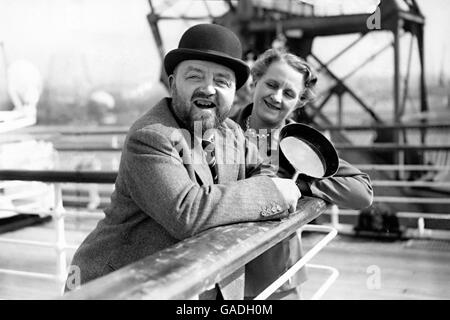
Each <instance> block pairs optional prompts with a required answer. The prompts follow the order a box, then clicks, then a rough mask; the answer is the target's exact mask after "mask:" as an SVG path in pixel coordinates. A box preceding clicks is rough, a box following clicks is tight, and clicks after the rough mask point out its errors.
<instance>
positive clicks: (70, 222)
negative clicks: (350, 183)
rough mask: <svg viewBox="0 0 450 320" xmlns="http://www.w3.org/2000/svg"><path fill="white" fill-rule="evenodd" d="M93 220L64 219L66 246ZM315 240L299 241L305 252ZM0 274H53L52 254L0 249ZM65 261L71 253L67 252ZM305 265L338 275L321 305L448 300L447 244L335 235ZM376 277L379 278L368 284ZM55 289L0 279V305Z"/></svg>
mask: <svg viewBox="0 0 450 320" xmlns="http://www.w3.org/2000/svg"><path fill="white" fill-rule="evenodd" d="M95 223H96V220H95V219H92V220H85V219H83V222H81V221H80V220H78V219H76V218H67V219H66V224H67V233H66V238H67V242H68V243H71V244H79V243H80V242H81V241H82V240H83V239H84V237H85V236H86V235H87V233H88V232H89V231H90V230H91V229H92V228H93V227H94V225H95ZM52 225H53V222H52V221H51V222H47V223H45V224H42V225H39V226H32V227H27V228H23V229H20V230H17V231H13V232H9V233H5V234H3V236H5V237H8V238H16V239H22V238H27V239H34V240H40V241H48V240H52V239H53V237H54V231H53V226H52ZM319 237H320V236H318V235H316V234H312V233H310V234H308V233H305V235H304V245H305V247H306V248H308V247H310V246H312V245H313V244H314V243H315V242H316V241H317V240H318V239H319ZM1 247H2V250H0V261H1V265H0V268H14V269H19V270H26V271H35V272H49V273H51V272H55V253H54V252H53V250H52V249H45V248H35V247H29V246H18V245H9V244H2V245H1ZM68 252H69V254H68V260H70V259H71V256H72V254H73V250H69V251H68ZM311 263H314V264H325V265H330V266H334V267H336V268H337V269H338V270H339V272H340V275H339V277H338V279H337V280H336V282H335V283H334V284H333V285H332V286H331V288H330V289H329V290H328V291H327V293H326V294H325V295H324V299H330V300H334V299H344V300H347V299H348V300H354V299H369V300H372V299H383V300H391V299H406V300H409V299H450V286H449V285H448V284H449V283H450V268H449V267H448V266H449V265H450V242H449V241H438V240H406V241H404V240H401V241H400V240H398V241H389V242H388V241H382V240H374V239H367V238H364V239H363V238H355V237H351V236H345V235H338V236H337V237H336V238H335V239H334V240H333V241H332V242H331V243H330V244H329V245H328V246H327V247H325V248H324V249H323V250H322V251H321V252H320V253H319V254H318V255H317V256H316V257H315V258H313V260H312V261H311ZM378 275H379V278H374V277H376V276H378ZM325 277H326V274H325V273H322V272H321V271H316V270H313V271H310V272H309V281H308V282H307V283H306V284H305V285H304V289H303V295H304V298H308V297H310V296H311V295H312V293H313V292H314V291H315V290H317V288H318V287H319V286H320V284H321V282H322V281H323V280H324V279H325ZM59 293H60V285H58V284H57V283H55V282H54V281H51V280H43V279H42V280H37V279H33V278H30V277H24V276H13V275H5V274H0V299H52V298H54V297H57V296H58V295H59Z"/></svg>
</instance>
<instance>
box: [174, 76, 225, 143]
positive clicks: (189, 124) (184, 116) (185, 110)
mask: <svg viewBox="0 0 450 320" xmlns="http://www.w3.org/2000/svg"><path fill="white" fill-rule="evenodd" d="M201 96H202V94H201V93H198V92H194V94H193V95H192V98H194V97H201ZM203 97H205V95H203ZM205 98H206V97H205ZM172 106H173V109H174V110H176V112H177V116H178V118H179V119H180V120H181V121H182V122H183V124H184V127H185V129H188V130H189V132H190V133H191V134H194V133H195V130H194V129H195V128H196V127H197V130H198V127H199V126H201V130H202V135H203V134H204V133H205V131H207V130H209V129H221V128H222V123H223V122H224V121H225V119H226V118H227V117H228V114H229V113H230V110H231V108H229V109H228V111H227V112H225V113H223V114H220V113H219V107H218V106H217V105H216V107H215V108H214V110H213V112H211V113H210V114H209V115H208V114H207V113H203V114H202V115H201V116H200V119H198V118H197V119H193V114H192V113H193V112H192V110H195V109H192V108H190V102H189V101H186V100H183V98H182V97H180V95H179V94H178V90H177V88H176V86H175V84H174V85H173V88H172ZM193 108H197V107H195V106H193ZM218 113H219V114H218Z"/></svg>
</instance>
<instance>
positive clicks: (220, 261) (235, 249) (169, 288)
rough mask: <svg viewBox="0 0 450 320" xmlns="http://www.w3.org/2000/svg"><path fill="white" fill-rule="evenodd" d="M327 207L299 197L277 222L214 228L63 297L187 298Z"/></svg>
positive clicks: (315, 200) (228, 273)
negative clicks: (285, 214)
mask: <svg viewBox="0 0 450 320" xmlns="http://www.w3.org/2000/svg"><path fill="white" fill-rule="evenodd" d="M325 209H326V204H325V202H324V201H323V200H319V199H314V198H305V199H300V200H299V204H298V206H297V211H296V212H295V213H294V214H291V215H290V217H289V218H286V219H283V220H281V221H280V220H278V221H264V222H249V223H239V224H232V225H227V226H222V227H217V228H213V229H209V230H207V231H204V232H202V233H200V234H198V235H196V236H194V237H191V238H188V239H185V240H183V241H181V242H179V243H177V244H175V245H173V246H171V247H169V248H167V249H164V250H161V251H159V252H157V253H155V254H153V255H151V256H148V257H146V258H144V259H142V260H140V261H138V262H136V263H133V264H130V265H128V266H126V267H124V268H122V269H120V270H117V271H115V272H113V273H110V274H108V275H106V276H104V277H101V278H99V279H96V280H94V281H91V282H89V283H87V284H85V285H83V286H81V287H80V288H79V289H78V290H75V291H72V292H69V293H67V294H66V295H64V296H63V299H158V300H169V299H190V298H193V297H195V296H196V295H198V294H199V293H201V292H203V291H204V290H207V289H209V288H210V287H212V286H213V285H214V284H215V283H217V282H219V281H221V280H223V279H225V278H226V277H228V276H229V275H231V274H232V273H233V272H235V271H236V270H239V269H240V268H241V267H243V266H244V265H245V264H246V263H248V262H249V261H251V260H253V259H254V258H256V257H257V256H258V255H260V254H261V253H263V252H264V251H266V250H268V249H269V248H271V247H272V246H274V245H275V244H276V243H278V242H280V241H281V240H283V239H285V238H286V237H288V236H289V235H290V234H292V233H294V232H296V230H297V229H298V228H300V227H302V226H304V225H305V224H307V223H308V222H310V221H311V220H313V219H315V218H316V217H318V216H319V215H320V214H321V213H322V212H324V211H325Z"/></svg>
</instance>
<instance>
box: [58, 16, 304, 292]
mask: <svg viewBox="0 0 450 320" xmlns="http://www.w3.org/2000/svg"><path fill="white" fill-rule="evenodd" d="M241 55H242V49H241V44H240V42H239V39H238V38H237V37H236V35H235V34H234V33H232V32H231V31H230V30H228V29H226V28H224V27H222V26H219V25H214V24H200V25H196V26H194V27H191V28H190V29H188V30H187V31H186V32H185V33H184V34H183V36H182V38H181V40H180V43H179V46H178V48H177V49H175V50H172V51H171V52H169V53H168V54H167V55H166V57H165V59H164V66H165V69H166V72H167V74H168V75H169V85H170V94H171V97H172V98H165V99H163V100H161V101H160V102H159V103H158V104H157V105H156V106H155V107H153V108H152V109H151V110H150V111H148V112H147V113H146V114H145V115H144V116H142V117H141V118H140V119H139V120H137V121H136V122H135V123H134V125H133V126H132V127H131V129H130V131H129V133H128V135H127V138H126V140H125V144H124V149H123V153H122V159H121V163H120V168H119V173H118V177H117V180H116V183H115V190H114V192H113V194H112V196H111V205H110V206H109V207H108V208H107V209H106V210H105V218H104V219H103V220H102V221H100V222H99V224H98V225H97V227H96V228H95V230H94V231H93V232H92V233H91V234H90V235H89V236H88V237H87V238H86V240H85V241H84V242H83V243H82V244H81V246H80V248H79V249H78V250H77V252H76V253H75V255H74V258H73V261H72V265H73V266H77V267H78V268H79V269H80V273H81V283H86V282H88V281H90V280H93V279H95V278H98V277H101V276H103V275H106V274H107V273H109V272H112V271H114V270H117V269H119V268H122V267H123V266H125V265H127V264H130V263H132V262H135V261H137V260H140V259H142V258H144V257H146V256H148V255H151V254H153V253H155V252H157V251H159V250H162V249H164V248H167V247H169V246H172V245H173V244H175V243H177V242H178V241H180V240H182V239H185V238H188V237H191V236H193V235H195V234H197V233H199V232H201V231H203V230H206V229H209V228H212V227H216V226H220V225H225V224H230V223H238V222H245V221H260V220H266V219H269V218H270V219H273V218H280V217H284V216H286V215H287V214H288V212H289V211H293V210H295V207H296V205H297V200H298V198H299V197H300V196H301V194H300V191H299V190H298V188H297V187H296V185H295V183H294V182H293V181H292V180H290V179H281V178H277V177H275V176H274V175H272V176H270V173H271V171H269V170H265V168H264V167H263V166H254V165H250V164H248V163H246V161H245V159H246V158H250V157H247V154H248V153H249V152H252V150H251V146H250V149H249V150H248V152H246V150H247V149H246V147H245V138H244V134H243V132H242V130H241V129H240V127H239V126H238V125H237V124H236V123H235V122H233V121H232V120H230V119H227V115H228V113H229V111H230V109H231V104H232V102H233V99H234V95H235V92H236V89H238V88H240V87H241V86H242V85H243V84H244V83H245V82H246V81H247V78H248V76H249V69H248V66H247V65H246V64H245V63H244V62H243V61H242V60H241V59H240V57H241ZM205 139H209V141H208V143H207V144H209V146H211V143H212V141H211V140H213V142H214V143H215V147H213V148H212V150H211V149H210V150H209V151H204V150H203V148H202V144H203V143H204V142H205V141H203V140H205ZM255 152H256V151H255ZM265 172H266V173H267V174H268V175H265V174H263V173H265ZM251 175H253V176H251ZM249 176H251V177H249ZM67 289H70V287H69V283H68V284H67V285H66V290H67ZM238 290H241V288H238ZM222 293H223V292H222ZM227 295H228V296H227ZM241 296H242V292H241V293H238V295H236V294H235V292H230V293H228V292H225V294H224V297H225V298H237V297H241Z"/></svg>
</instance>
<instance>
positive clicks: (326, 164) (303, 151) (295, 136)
mask: <svg viewBox="0 0 450 320" xmlns="http://www.w3.org/2000/svg"><path fill="white" fill-rule="evenodd" d="M279 148H280V152H279V154H280V166H281V167H283V168H284V169H285V170H287V172H288V173H289V174H292V175H293V177H292V179H293V180H297V178H298V176H299V175H304V176H306V177H309V178H316V179H320V178H328V177H331V176H332V175H334V174H335V173H336V171H337V169H338V167H339V157H338V154H337V151H336V149H335V148H334V146H333V144H332V143H331V142H330V140H328V139H327V138H326V137H325V136H324V135H323V134H322V133H321V132H320V131H318V130H316V129H314V128H313V127H310V126H308V125H306V124H302V123H291V124H288V125H286V126H284V127H283V128H282V129H281V131H280V143H279Z"/></svg>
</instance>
